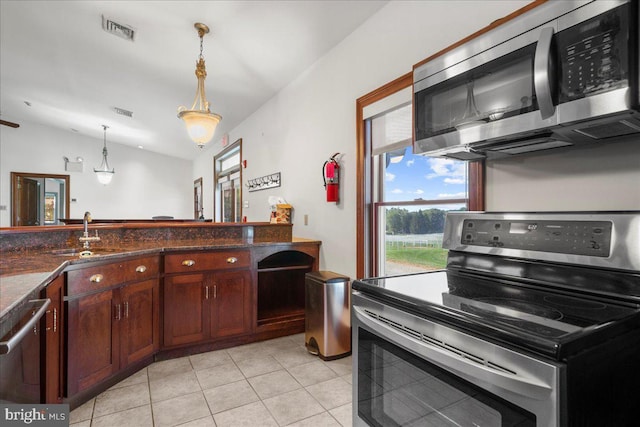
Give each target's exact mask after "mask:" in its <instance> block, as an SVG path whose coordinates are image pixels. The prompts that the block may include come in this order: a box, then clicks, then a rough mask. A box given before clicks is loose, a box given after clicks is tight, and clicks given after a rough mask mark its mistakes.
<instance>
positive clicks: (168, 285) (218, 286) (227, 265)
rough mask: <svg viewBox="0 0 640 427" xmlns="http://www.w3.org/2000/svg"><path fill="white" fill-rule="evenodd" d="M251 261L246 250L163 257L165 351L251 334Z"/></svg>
mask: <svg viewBox="0 0 640 427" xmlns="http://www.w3.org/2000/svg"><path fill="white" fill-rule="evenodd" d="M250 258H251V257H250V253H249V251H217V252H201V253H185V254H172V255H167V256H166V257H165V274H166V276H165V279H164V346H165V347H173V346H180V345H185V344H196V343H200V342H205V341H208V340H214V339H216V338H222V337H229V336H233V335H241V334H245V333H248V332H251V330H252V321H251V319H252V316H251V315H252V307H253V302H252V301H253V299H252V287H251V272H250V269H249V266H250ZM198 270H201V272H198ZM202 270H204V271H202ZM190 271H193V273H186V274H185V272H190ZM172 273H178V274H172Z"/></svg>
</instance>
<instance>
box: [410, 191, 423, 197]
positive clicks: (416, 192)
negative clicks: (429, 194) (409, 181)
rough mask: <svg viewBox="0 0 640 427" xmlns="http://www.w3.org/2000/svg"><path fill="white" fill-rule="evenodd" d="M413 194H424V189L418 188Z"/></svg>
mask: <svg viewBox="0 0 640 427" xmlns="http://www.w3.org/2000/svg"><path fill="white" fill-rule="evenodd" d="M413 194H417V195H418V196H419V195H421V194H424V191H422V190H416V191H414V192H413Z"/></svg>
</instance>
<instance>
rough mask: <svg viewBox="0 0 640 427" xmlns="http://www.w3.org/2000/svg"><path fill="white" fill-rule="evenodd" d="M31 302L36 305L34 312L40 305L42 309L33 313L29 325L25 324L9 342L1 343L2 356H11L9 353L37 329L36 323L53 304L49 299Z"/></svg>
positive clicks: (0, 352) (0, 351)
mask: <svg viewBox="0 0 640 427" xmlns="http://www.w3.org/2000/svg"><path fill="white" fill-rule="evenodd" d="M29 302H30V303H31V304H33V305H34V310H35V307H38V305H40V307H39V308H38V310H37V311H34V312H33V313H32V315H31V318H30V319H29V320H28V321H27V323H25V324H24V326H22V328H20V330H19V331H18V332H16V333H15V334H14V335H13V336H12V337H11V338H9V339H8V340H6V341H2V342H0V354H9V352H10V351H11V350H13V349H14V348H15V347H16V345H18V343H19V342H20V341H22V339H23V338H24V337H25V336H26V335H27V334H28V333H29V331H30V330H31V329H32V328H35V326H36V323H37V322H38V320H40V318H41V317H42V316H43V315H44V313H45V312H46V311H47V307H49V304H51V300H50V299H49V298H47V299H34V300H30V301H29Z"/></svg>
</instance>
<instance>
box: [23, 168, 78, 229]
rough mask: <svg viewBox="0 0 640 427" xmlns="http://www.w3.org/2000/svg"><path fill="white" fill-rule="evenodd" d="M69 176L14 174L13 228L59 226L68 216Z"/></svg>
mask: <svg viewBox="0 0 640 427" xmlns="http://www.w3.org/2000/svg"><path fill="white" fill-rule="evenodd" d="M69 182H70V178H69V175H52V174H39V173H25V172H11V226H12V227H24V226H39V225H59V224H60V219H61V218H65V217H67V216H68V214H69Z"/></svg>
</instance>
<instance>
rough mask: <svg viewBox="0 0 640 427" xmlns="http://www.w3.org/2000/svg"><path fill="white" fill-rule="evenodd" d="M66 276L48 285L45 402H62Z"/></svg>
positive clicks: (46, 290)
mask: <svg viewBox="0 0 640 427" xmlns="http://www.w3.org/2000/svg"><path fill="white" fill-rule="evenodd" d="M63 285H64V276H59V277H57V278H56V279H55V280H54V281H53V282H51V283H50V284H49V285H47V287H46V289H45V296H46V298H49V299H50V300H51V304H50V305H49V309H48V310H47V313H46V315H45V319H46V320H45V344H44V345H45V354H46V355H47V357H46V358H45V365H44V375H45V377H44V378H45V396H44V398H45V403H62V398H63V396H64V391H63V389H62V384H63V381H62V374H63V368H62V365H63V364H62V361H63V360H64V358H63V357H62V329H61V327H62V325H64V318H63V312H62V301H63V297H64V286H63Z"/></svg>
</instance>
